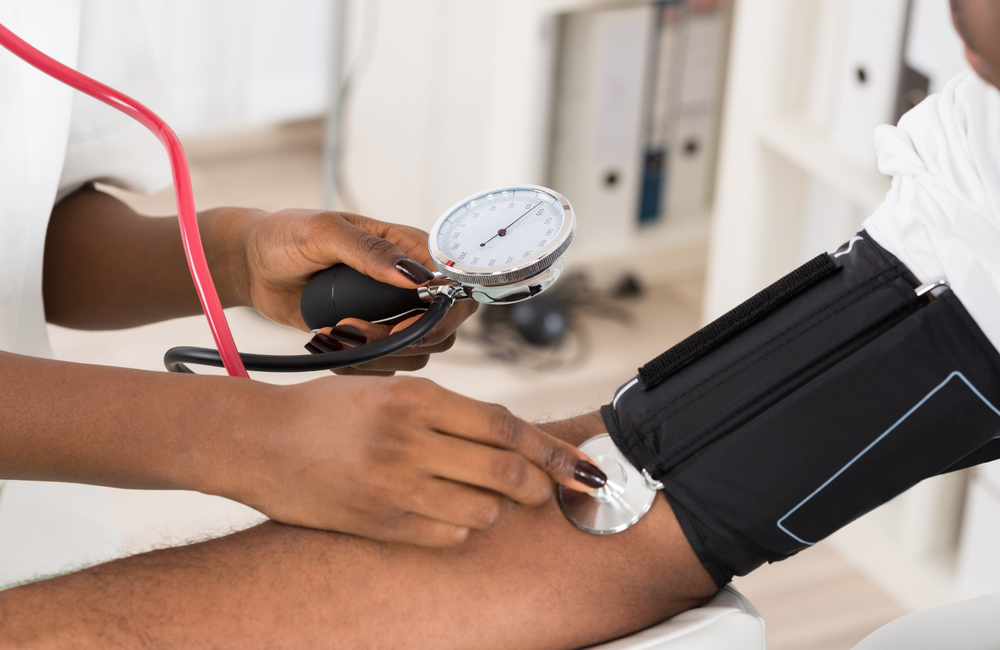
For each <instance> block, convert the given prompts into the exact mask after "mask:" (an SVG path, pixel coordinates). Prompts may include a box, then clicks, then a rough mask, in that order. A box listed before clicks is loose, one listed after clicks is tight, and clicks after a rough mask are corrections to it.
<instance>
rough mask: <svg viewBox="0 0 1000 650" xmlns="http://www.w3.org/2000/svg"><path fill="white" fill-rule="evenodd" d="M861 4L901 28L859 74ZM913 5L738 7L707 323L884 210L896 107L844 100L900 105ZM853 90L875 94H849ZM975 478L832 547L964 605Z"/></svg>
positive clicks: (943, 483)
mask: <svg viewBox="0 0 1000 650" xmlns="http://www.w3.org/2000/svg"><path fill="white" fill-rule="evenodd" d="M862 10H863V11H868V10H871V12H872V14H879V12H881V14H880V15H881V19H884V20H887V21H888V20H890V19H891V18H892V16H893V14H894V12H895V14H896V16H897V17H896V21H897V22H896V23H895V24H896V26H897V29H896V30H895V31H893V29H889V28H888V27H887V28H886V29H885V30H884V31H885V34H886V36H885V39H886V41H887V42H881V43H877V44H876V45H877V46H878V47H877V48H874V47H873V48H870V50H873V49H880V50H881V51H882V52H883V53H885V54H886V56H885V57H883V59H884V60H882V61H867V62H865V63H866V64H867V65H868V66H869V67H868V68H867V74H858V72H859V70H860V62H859V61H857V60H855V58H853V57H855V55H856V54H857V52H856V51H852V50H850V49H849V48H850V46H849V45H848V43H847V42H848V36H850V35H851V33H850V30H851V29H857V25H856V23H855V24H854V25H853V26H852V23H851V20H852V14H851V12H852V11H862ZM906 11H907V3H906V2H905V0H901V1H899V2H897V0H878V1H877V2H870V1H869V2H867V3H863V2H862V0H851V1H849V2H845V1H844V0H737V4H736V8H735V15H734V19H733V29H732V40H731V44H730V60H729V76H728V80H727V84H728V85H727V89H726V104H725V108H724V113H723V129H722V141H721V149H720V166H719V173H718V178H717V185H716V198H715V211H714V214H713V219H712V223H711V234H710V242H711V243H710V247H709V262H708V269H707V279H706V294H705V303H704V312H703V320H704V321H706V322H707V321H708V320H711V319H713V318H715V317H717V316H719V315H721V314H722V313H724V312H726V311H728V310H729V309H731V308H732V307H733V306H735V305H736V304H738V303H740V302H742V301H743V300H745V299H746V298H748V297H749V296H751V295H753V294H754V293H755V292H757V291H759V290H760V289H762V288H763V287H765V286H767V285H768V284H770V283H771V282H774V281H775V280H777V279H778V278H779V277H781V276H782V275H784V274H786V273H788V272H789V271H791V270H792V269H794V268H795V267H796V266H798V265H800V264H801V263H803V262H805V261H807V260H808V259H811V258H812V257H814V256H815V255H816V254H817V253H819V252H820V251H821V250H824V249H825V250H827V251H832V250H834V249H835V248H836V247H837V246H838V245H839V244H841V243H842V242H844V241H846V240H847V239H849V238H850V237H851V236H852V235H853V234H854V233H855V232H856V231H857V230H858V229H860V227H861V223H862V221H863V219H864V218H865V217H867V216H868V215H870V214H871V213H872V212H873V211H874V210H875V209H876V208H877V207H878V206H879V204H880V203H881V202H882V200H883V197H884V196H885V193H886V191H887V190H888V189H889V187H890V179H889V178H888V177H886V176H883V175H882V174H880V173H879V171H878V168H877V166H876V161H875V156H874V146H873V144H872V137H871V136H872V133H873V131H874V128H875V126H876V124H877V123H879V122H886V121H889V120H891V113H890V114H889V115H879V114H878V111H877V110H874V109H873V110H870V111H869V112H870V113H871V115H869V116H868V118H870V119H868V118H865V116H864V115H862V119H859V117H858V115H859V114H860V112H859V111H858V110H857V107H856V106H845V105H844V102H845V101H847V100H845V98H844V93H845V92H849V93H852V95H851V98H850V101H855V102H856V103H860V104H866V106H867V107H868V108H869V109H872V107H876V108H877V107H879V106H884V107H886V109H887V110H889V107H890V106H891V105H892V104H891V102H892V99H893V97H892V96H886V95H890V94H891V95H894V94H895V85H896V79H895V78H886V77H885V75H886V74H887V73H888V72H889V71H892V70H896V71H897V73H898V68H899V58H900V55H901V54H902V52H903V51H904V42H903V39H904V35H903V32H904V31H905V30H904V29H903V26H904V25H905V18H906ZM855 18H856V15H855ZM865 27H866V28H871V26H865ZM893 39H895V41H894V40H893ZM855 47H856V46H855ZM862 49H863V48H862ZM855 66H858V67H855ZM876 74H882V77H881V78H876ZM854 82H857V83H866V82H867V83H868V86H867V87H860V88H859V87H857V86H853V87H850V88H848V90H847V91H845V90H844V89H845V87H847V84H850V83H854ZM866 93H868V94H867V95H866ZM878 93H881V94H882V96H875V94H878ZM844 113H849V114H850V120H847V123H845V119H844ZM966 483H967V476H966V474H965V473H956V474H954V475H948V476H944V477H937V478H935V479H931V480H928V481H925V482H923V483H921V484H920V485H918V486H916V487H915V488H913V489H911V490H910V491H908V492H907V493H905V494H903V495H901V496H900V497H898V498H897V499H895V500H894V501H892V502H890V503H888V504H886V505H884V506H883V507H881V508H878V509H876V510H875V511H873V512H871V513H869V514H868V515H866V516H864V517H862V518H861V519H859V520H858V521H856V522H854V523H852V524H850V525H849V526H847V527H846V528H844V529H843V530H841V531H840V532H838V533H836V534H835V535H834V536H833V537H831V538H830V543H831V545H832V546H833V547H834V548H835V549H836V550H837V551H838V552H839V553H840V554H841V555H842V556H843V557H844V558H845V559H847V560H848V561H850V562H851V563H852V564H854V565H855V566H856V567H857V568H858V569H859V570H861V571H862V572H864V573H865V574H866V575H867V576H868V577H869V578H870V579H872V580H873V581H874V582H876V583H877V584H879V585H880V586H881V587H882V588H883V589H884V590H885V591H886V592H887V593H889V594H891V595H892V596H894V598H895V599H896V600H897V601H898V602H899V604H900V605H902V606H904V607H907V608H910V609H921V608H926V607H930V606H934V605H938V604H941V603H944V602H950V601H953V600H956V599H959V598H961V597H963V596H965V594H964V593H963V590H962V589H961V587H960V586H959V583H958V580H957V578H956V570H955V565H956V556H957V549H958V542H959V530H960V527H961V516H962V510H963V505H964V500H965V491H966Z"/></svg>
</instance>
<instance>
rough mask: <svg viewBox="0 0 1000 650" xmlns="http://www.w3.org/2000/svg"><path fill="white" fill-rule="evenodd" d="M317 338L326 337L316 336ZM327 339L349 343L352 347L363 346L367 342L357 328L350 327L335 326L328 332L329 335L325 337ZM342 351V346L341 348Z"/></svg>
mask: <svg viewBox="0 0 1000 650" xmlns="http://www.w3.org/2000/svg"><path fill="white" fill-rule="evenodd" d="M317 336H326V335H325V334H324V335H321V334H317ZM326 338H328V339H337V340H338V341H343V342H344V343H351V344H353V345H364V344H365V343H367V342H368V337H367V336H365V333H364V332H362V331H361V330H359V329H358V328H357V327H351V326H350V325H337V326H336V327H334V328H332V329H331V330H330V335H329V336H327V337H326ZM341 349H343V346H341Z"/></svg>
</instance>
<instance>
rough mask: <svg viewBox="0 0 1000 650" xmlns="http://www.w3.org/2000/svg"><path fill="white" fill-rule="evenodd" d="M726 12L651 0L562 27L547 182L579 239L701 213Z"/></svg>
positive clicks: (608, 238)
mask: <svg viewBox="0 0 1000 650" xmlns="http://www.w3.org/2000/svg"><path fill="white" fill-rule="evenodd" d="M728 8H729V3H728V2H727V1H726V0H660V1H659V2H655V3H651V4H647V5H641V6H633V7H628V8H608V9H591V10H585V11H579V12H571V13H568V14H563V15H562V16H561V17H560V18H559V31H558V37H557V42H558V43H557V45H556V49H557V57H556V59H557V64H556V73H555V74H556V80H557V81H556V85H555V97H554V98H553V100H552V102H550V104H551V106H552V111H553V112H552V122H551V126H552V129H551V138H550V148H549V177H548V182H549V183H550V184H551V185H552V187H554V188H556V189H558V190H559V191H560V192H563V193H564V194H566V195H567V196H569V197H572V199H571V200H572V201H573V204H574V206H575V208H576V211H577V216H578V219H579V221H580V228H579V237H580V239H581V241H582V242H586V241H588V240H589V241H590V243H591V244H594V245H597V246H600V245H607V244H614V243H616V242H628V241H631V240H632V239H633V238H634V237H635V235H636V232H638V228H639V226H640V225H642V224H649V223H655V222H658V221H662V220H663V219H664V218H665V217H666V216H667V215H669V214H671V213H682V212H693V211H696V210H699V209H706V210H707V208H708V204H709V202H710V201H711V194H712V189H713V187H712V186H713V182H714V171H715V152H716V149H717V146H716V144H717V139H718V137H717V136H718V133H717V132H718V123H719V115H720V108H721V107H720V96H721V88H722V75H723V70H724V65H725V53H726V44H727V36H728V34H727V29H728V13H729V12H728ZM582 247H583V246H581V248H582Z"/></svg>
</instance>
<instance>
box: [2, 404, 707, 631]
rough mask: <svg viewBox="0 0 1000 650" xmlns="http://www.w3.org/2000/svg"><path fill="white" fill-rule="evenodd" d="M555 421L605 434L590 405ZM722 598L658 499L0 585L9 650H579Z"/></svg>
mask: <svg viewBox="0 0 1000 650" xmlns="http://www.w3.org/2000/svg"><path fill="white" fill-rule="evenodd" d="M548 428H549V430H550V432H551V431H554V432H555V433H556V434H557V435H559V436H561V437H563V438H565V439H567V440H570V441H571V442H573V443H578V442H580V441H582V440H583V439H586V438H587V437H589V436H590V435H593V434H596V433H599V432H601V431H603V430H604V429H603V423H602V422H601V420H600V416H599V415H597V414H590V415H587V416H582V417H580V418H576V419H575V420H572V421H565V422H562V423H554V424H552V425H548ZM714 592H715V586H714V584H713V583H712V580H711V579H710V578H709V577H708V575H707V573H706V572H705V571H704V569H703V568H702V567H701V565H700V563H699V562H698V560H697V558H696V557H695V555H694V553H693V552H692V550H691V548H690V546H689V545H688V544H687V541H686V540H685V538H684V536H683V534H682V533H681V530H680V528H679V526H678V525H677V522H676V520H675V519H674V517H673V514H672V512H671V510H670V507H669V505H668V504H667V502H666V500H665V499H663V498H662V497H660V498H658V499H657V502H656V504H655V505H654V507H653V508H652V510H651V511H650V513H649V514H648V515H647V516H646V517H645V518H644V519H643V520H642V521H640V522H639V523H638V524H637V525H636V526H635V527H633V528H632V529H629V530H627V531H625V532H623V533H620V534H617V535H611V536H597V535H591V534H587V533H583V532H581V531H579V530H577V529H576V528H574V527H573V526H572V525H571V524H569V523H568V522H567V520H566V519H565V518H564V517H563V516H562V514H561V512H560V511H559V508H558V506H557V504H556V503H555V501H554V500H550V501H549V502H548V503H547V504H546V505H545V506H543V507H541V508H538V509H534V510H527V509H522V508H520V507H517V506H511V507H509V508H507V511H506V512H505V513H504V515H503V517H502V518H501V522H500V523H499V524H498V525H497V526H496V527H494V528H492V529H490V530H488V531H477V532H475V533H473V535H472V536H471V537H470V538H469V540H468V542H467V543H466V544H464V545H462V546H460V547H456V548H454V549H426V548H419V547H415V546H408V545H400V544H392V543H380V542H373V541H370V540H365V539H361V538H358V537H352V536H347V535H340V534H335V533H334V534H331V533H322V532H316V531H311V530H306V529H302V528H294V527H287V526H281V525H277V524H272V523H267V524H264V525H261V526H258V527H256V528H253V529H250V530H247V531H244V532H241V533H237V534H234V535H230V536H227V537H223V538H219V539H216V540H212V541H209V542H205V543H200V544H193V545H190V546H185V547H180V548H174V549H166V550H161V551H154V552H151V553H146V554H143V555H138V556H133V557H130V558H126V559H123V560H118V561H115V562H110V563H107V564H104V565H100V566H97V567H94V568H91V569H88V570H84V571H81V572H78V573H74V574H70V575H67V576H63V577H60V578H55V579H52V580H46V581H43V582H39V583H35V584H32V585H27V586H24V587H18V588H16V589H12V590H9V591H5V592H0V620H2V621H4V624H3V625H2V626H0V647H3V648H8V647H11V648H13V647H21V646H24V647H32V648H62V647H90V646H94V647H117V646H121V647H147V646H148V647H157V648H173V647H177V648H209V647H211V648H230V647H231V648H247V647H262V648H284V647H289V648H291V647H296V648H299V647H303V648H350V649H355V648H363V647H365V648H367V647H380V648H381V647H398V646H406V647H407V648H433V649H435V650H443V649H447V648H484V649H485V648H498V649H499V648H502V649H504V650H510V649H511V648H518V649H524V650H530V649H531V648H576V647H580V646H585V645H589V644H592V643H596V642H598V641H601V640H605V639H609V638H614V637H616V636H621V635H625V634H628V633H631V632H633V631H635V630H638V629H641V628H643V627H646V626H649V625H651V624H653V623H655V622H657V621H659V620H661V619H663V618H665V617H667V616H669V615H671V614H674V613H676V612H679V611H682V610H685V609H689V608H691V607H695V606H698V605H700V604H702V603H703V602H705V601H706V600H707V599H708V598H709V597H710V596H711V595H712V594H713V593H714ZM19 644H20V645H19Z"/></svg>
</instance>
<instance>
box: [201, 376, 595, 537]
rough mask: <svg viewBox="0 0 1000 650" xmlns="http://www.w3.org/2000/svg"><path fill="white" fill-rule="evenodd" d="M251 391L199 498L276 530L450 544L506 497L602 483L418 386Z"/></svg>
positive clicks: (476, 411)
mask: <svg viewBox="0 0 1000 650" xmlns="http://www.w3.org/2000/svg"><path fill="white" fill-rule="evenodd" d="M258 388H261V390H262V392H261V393H258V397H257V398H256V400H255V404H256V406H257V408H255V409H254V414H255V417H254V421H253V423H252V424H251V425H250V427H251V428H250V431H249V432H244V433H241V434H240V437H239V438H238V444H237V446H236V448H235V449H227V450H226V454H225V456H226V458H227V463H226V464H225V466H224V467H219V466H218V465H216V466H214V468H213V471H214V472H215V473H213V475H212V477H211V478H212V480H213V481H217V482H218V485H217V486H211V485H209V486H202V487H201V488H200V489H202V491H207V492H211V493H215V494H220V495H222V496H226V497H229V498H232V499H235V500H238V501H241V502H243V503H246V504H247V505H250V506H252V507H254V508H256V509H258V510H260V511H261V512H263V513H265V514H266V515H268V516H270V517H271V518H273V519H276V520H278V521H281V522H284V523H288V524H294V525H300V526H306V527H310V528H322V529H327V530H336V531H340V532H344V533H351V534H355V535H360V536H363V537H369V538H372V539H377V540H383V541H395V542H407V543H411V544H418V545H422V546H453V545H455V544H459V543H461V542H463V541H464V540H465V539H466V538H467V537H468V535H469V532H470V531H471V530H473V529H484V528H488V527H490V526H492V525H493V524H495V523H496V522H497V519H498V518H499V516H500V512H501V505H502V502H503V500H504V498H505V497H506V498H509V499H511V500H513V501H516V502H517V503H520V504H522V505H525V506H538V505H541V504H543V503H545V502H546V501H547V500H548V499H549V498H550V497H551V496H552V480H555V481H558V482H559V483H562V484H564V485H566V486H568V487H571V488H573V489H576V490H580V491H586V490H592V489H593V488H595V487H598V486H599V485H601V484H602V483H603V480H602V479H604V477H603V476H601V475H600V470H596V468H594V467H593V466H588V465H587V464H586V463H587V462H588V458H587V456H586V455H584V454H583V453H582V452H580V451H579V450H578V449H577V448H576V447H574V446H572V445H570V444H568V443H565V442H562V441H561V440H559V439H557V438H555V437H552V436H550V435H548V434H546V433H544V432H543V431H542V430H540V429H538V428H536V427H534V426H532V425H530V424H528V423H527V422H524V421H523V420H520V419H518V418H516V417H514V416H513V415H512V414H511V413H510V412H509V411H507V410H506V409H504V408H503V407H500V406H496V405H491V404H486V403H483V402H478V401H476V400H473V399H469V398H466V397H463V396H461V395H459V394H457V393H453V392H451V391H448V390H446V389H444V388H441V387H440V386H438V385H437V384H435V383H433V382H431V381H429V380H426V379H418V378H413V377H396V378H391V379H382V378H376V377H328V378H324V379H318V380H314V381H311V382H307V383H304V384H298V385H294V386H274V387H266V388H264V387H258ZM595 470H596V472H597V473H596V474H595V473H594V472H595ZM581 480H583V481H586V483H583V482H581ZM605 480H606V479H605ZM206 487H207V489H206Z"/></svg>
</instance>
